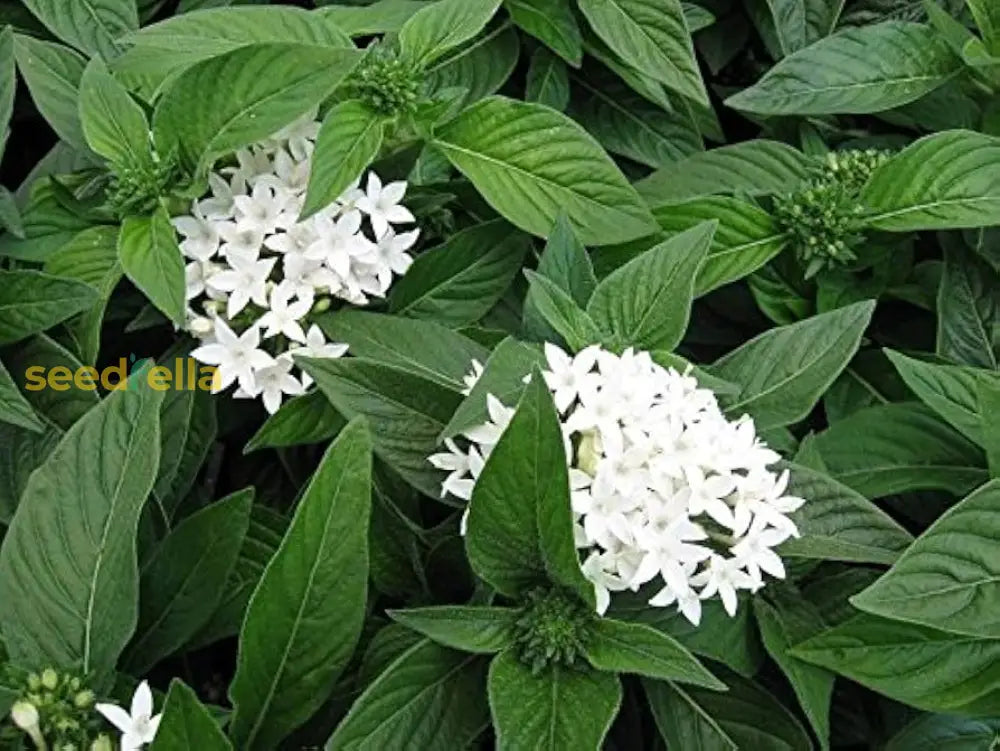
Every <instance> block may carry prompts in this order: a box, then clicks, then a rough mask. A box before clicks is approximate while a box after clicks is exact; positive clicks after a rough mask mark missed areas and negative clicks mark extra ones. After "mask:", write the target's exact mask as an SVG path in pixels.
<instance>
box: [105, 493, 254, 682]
mask: <svg viewBox="0 0 1000 751" xmlns="http://www.w3.org/2000/svg"><path fill="white" fill-rule="evenodd" d="M252 504H253V489H252V488H248V489H247V490H241V491H239V492H237V493H233V494H232V495H230V496H228V497H227V498H224V499H223V500H221V501H219V502H217V503H214V504H212V505H211V506H208V507H206V508H204V509H202V510H201V511H198V512H197V513H195V514H192V515H191V516H189V517H187V518H186V519H185V520H184V521H183V522H181V523H180V524H179V525H178V526H177V528H176V529H174V530H173V531H172V532H171V533H170V534H169V535H167V536H166V538H165V539H164V540H163V542H162V543H160V544H159V546H157V548H156V550H155V552H154V553H153V555H152V557H151V558H150V559H149V561H148V563H146V564H145V565H144V566H143V568H142V571H141V572H140V574H141V576H140V580H139V623H138V625H137V626H136V637H135V638H134V639H133V640H132V643H131V644H130V645H129V647H128V649H127V650H126V652H125V658H124V662H125V664H126V665H128V666H129V670H130V671H131V672H133V673H134V674H135V675H145V674H146V673H147V672H149V670H150V669H151V668H152V667H153V666H154V665H156V664H157V663H158V662H159V661H160V660H162V659H163V658H164V657H168V656H169V655H171V654H173V653H174V652H175V651H176V650H178V649H180V647H182V646H184V645H185V644H186V643H187V642H188V640H189V639H190V638H191V637H192V636H194V635H195V634H196V633H197V632H198V630H199V629H201V628H202V627H203V626H204V625H205V624H206V623H207V622H208V620H209V618H211V617H212V614H213V613H214V612H215V608H216V607H217V606H218V604H219V602H220V601H221V600H222V595H223V593H224V591H225V586H226V582H227V581H228V579H229V575H230V573H231V572H232V570H233V566H234V565H235V564H236V556H237V554H238V553H239V552H240V548H241V547H242V545H243V538H244V537H245V536H246V532H247V526H248V525H249V523H250V507H251V505H252Z"/></svg>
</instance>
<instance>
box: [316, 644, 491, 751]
mask: <svg viewBox="0 0 1000 751" xmlns="http://www.w3.org/2000/svg"><path fill="white" fill-rule="evenodd" d="M485 673H486V665H485V662H484V661H483V659H482V658H481V657H478V656H476V655H466V654H462V653H461V652H456V651H454V650H451V649H447V648H446V647H442V646H439V645H438V644H435V643H434V642H431V641H429V640H426V639H422V640H420V641H419V642H418V643H417V644H415V645H413V646H412V647H410V648H409V649H407V650H406V651H405V652H403V654H402V655H400V656H399V657H398V658H396V659H395V660H394V661H393V662H392V663H391V664H390V665H389V666H388V667H387V668H386V669H385V670H384V671H382V673H381V675H379V677H378V678H377V679H375V681H373V682H372V683H371V685H369V686H368V688H367V689H365V691H364V693H363V694H361V696H360V697H358V699H357V701H355V702H354V705H353V706H352V707H351V711H350V712H349V713H348V714H347V717H346V718H344V720H343V721H342V722H341V723H340V724H339V725H338V726H337V731H336V732H335V733H334V734H333V737H332V738H330V740H329V741H328V742H327V745H326V748H327V751H385V749H389V748H407V747H412V748H419V749H421V751H454V750H455V749H457V748H466V747H467V746H468V745H469V744H470V743H471V742H472V741H473V739H474V738H475V737H476V736H478V735H479V734H480V733H481V732H482V730H483V726H484V725H486V724H487V723H488V722H489V708H488V707H487V706H486V696H485V692H484V691H483V682H484V679H485Z"/></svg>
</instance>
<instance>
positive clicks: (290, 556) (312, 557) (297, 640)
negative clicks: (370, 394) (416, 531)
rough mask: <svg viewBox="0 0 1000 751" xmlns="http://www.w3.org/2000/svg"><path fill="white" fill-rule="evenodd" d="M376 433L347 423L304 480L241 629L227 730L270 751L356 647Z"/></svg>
mask: <svg viewBox="0 0 1000 751" xmlns="http://www.w3.org/2000/svg"><path fill="white" fill-rule="evenodd" d="M371 471H372V452H371V438H370V437H369V435H368V429H367V427H365V424H364V422H363V421H361V420H358V421H354V422H352V423H349V424H348V425H347V427H345V428H344V429H343V430H342V431H341V433H340V435H339V436H338V437H337V440H336V441H334V442H333V444H332V445H331V446H330V448H329V449H328V450H327V452H326V455H325V456H324V457H323V460H322V462H321V463H320V466H319V469H318V470H317V471H316V474H315V475H313V478H312V480H311V481H310V483H309V486H308V487H307V488H306V491H305V494H304V496H303V498H302V501H301V502H300V503H299V506H298V509H297V510H296V512H295V518H294V519H293V520H292V525H291V527H290V528H289V530H288V532H287V533H286V534H285V538H284V540H282V543H281V547H279V548H278V552H277V553H275V555H274V558H272V559H271V562H270V563H269V564H268V566H267V569H266V570H265V571H264V576H263V577H262V578H261V581H260V583H259V584H258V585H257V589H256V591H255V592H254V594H253V598H252V599H251V601H250V608H249V610H248V611H247V615H246V620H245V621H244V622H243V629H242V630H241V632H240V652H239V659H238V663H237V668H236V677H235V678H234V679H233V683H232V686H231V687H230V697H231V698H232V700H233V706H234V707H235V710H234V714H233V719H232V723H231V726H230V730H229V735H230V737H231V738H232V739H233V742H234V744H235V745H236V746H237V747H238V748H240V749H247V751H250V750H251V749H272V748H274V747H275V746H276V745H277V743H278V742H279V741H280V740H281V739H282V738H284V737H285V736H286V735H288V733H289V732H290V731H292V730H293V729H295V728H296V727H298V726H299V725H301V724H302V723H303V722H305V721H306V720H307V719H309V717H310V716H311V715H312V713H313V712H315V711H316V710H317V709H318V708H319V707H320V706H321V705H322V704H323V702H324V701H325V700H326V699H327V697H328V696H329V693H330V691H331V690H332V688H333V685H334V683H335V682H336V680H337V678H338V676H339V675H340V673H341V672H342V671H343V669H344V668H345V667H346V666H347V662H348V660H350V658H351V655H352V654H353V653H354V648H355V646H356V645H357V641H358V637H359V636H360V635H361V626H362V623H363V621H364V617H365V602H366V600H367V596H368V518H369V514H370V512H371Z"/></svg>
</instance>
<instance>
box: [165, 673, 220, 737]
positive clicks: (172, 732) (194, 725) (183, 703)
mask: <svg viewBox="0 0 1000 751" xmlns="http://www.w3.org/2000/svg"><path fill="white" fill-rule="evenodd" d="M192 748H197V749H201V750H202V751H229V749H232V745H231V744H230V743H229V741H228V740H227V739H226V735H225V733H223V732H222V729H221V728H220V727H219V723H217V722H216V721H215V718H213V717H212V715H211V713H210V712H209V711H208V709H207V708H206V707H205V706H204V705H203V704H202V703H201V702H200V701H198V697H197V696H196V695H195V693H194V691H192V690H191V689H190V688H188V687H187V686H186V685H184V683H183V682H182V681H180V680H178V679H177V678H175V679H174V680H172V681H171V682H170V691H169V692H168V693H167V701H166V703H165V704H164V705H163V719H162V720H161V721H160V726H159V728H158V729H157V731H156V740H154V741H153V743H152V744H151V745H150V747H149V751H187V750H188V749H192Z"/></svg>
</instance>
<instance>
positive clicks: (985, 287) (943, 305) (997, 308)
mask: <svg viewBox="0 0 1000 751" xmlns="http://www.w3.org/2000/svg"><path fill="white" fill-rule="evenodd" d="M998 279H1000V277H998V275H997V272H996V271H994V270H993V269H992V268H991V267H990V266H989V265H988V264H987V263H986V262H985V261H983V260H982V259H981V258H980V257H978V256H977V255H976V254H975V253H973V252H972V251H970V250H967V249H966V248H963V247H955V246H946V247H945V251H944V272H943V273H942V275H941V284H940V286H939V287H938V298H937V309H938V310H937V314H938V330H937V353H938V354H939V355H941V356H942V357H946V358H948V359H950V360H953V361H954V362H957V363H960V364H963V365H974V366H976V367H980V368H987V369H990V370H996V369H997V368H998V367H1000V357H998V352H1000V325H998V324H1000V290H998V287H997V282H998Z"/></svg>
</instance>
